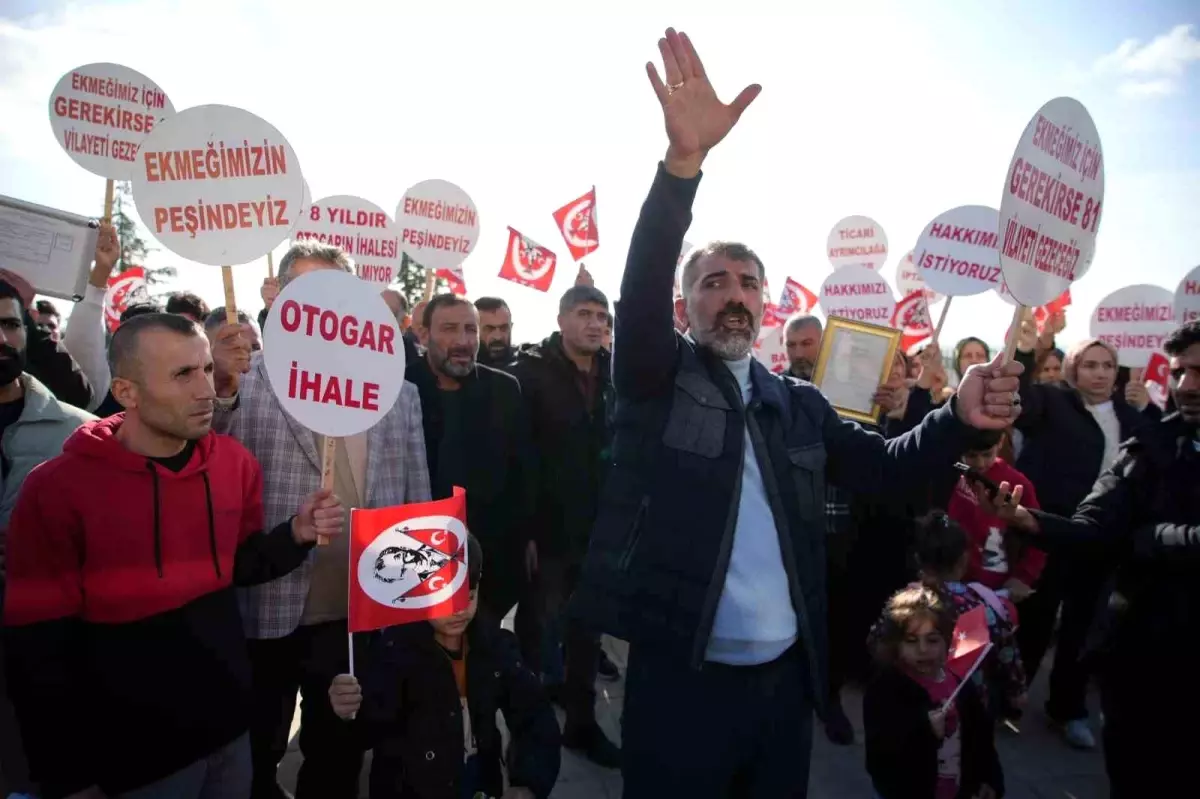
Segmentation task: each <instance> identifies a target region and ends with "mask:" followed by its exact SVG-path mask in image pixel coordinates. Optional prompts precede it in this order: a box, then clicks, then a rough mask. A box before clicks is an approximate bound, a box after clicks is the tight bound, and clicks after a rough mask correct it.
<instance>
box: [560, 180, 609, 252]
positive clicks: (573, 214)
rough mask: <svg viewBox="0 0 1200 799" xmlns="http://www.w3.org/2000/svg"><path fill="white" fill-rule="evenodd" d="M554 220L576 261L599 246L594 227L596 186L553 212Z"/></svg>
mask: <svg viewBox="0 0 1200 799" xmlns="http://www.w3.org/2000/svg"><path fill="white" fill-rule="evenodd" d="M554 221H555V222H556V223H557V224H558V230H559V232H560V233H562V237H563V240H564V241H566V242H567V248H568V249H569V250H570V251H571V257H572V258H574V259H575V260H576V261H578V260H579V259H580V258H583V257H584V256H586V255H587V254H588V253H592V252H595V251H596V250H597V249H599V248H600V231H599V229H598V228H597V227H596V187H595V186H592V190H591V191H589V192H588V193H587V194H585V195H583V196H582V197H580V198H579V199H577V200H572V201H571V202H569V203H567V204H566V205H564V206H563V207H562V208H559V209H558V210H557V211H555V212H554Z"/></svg>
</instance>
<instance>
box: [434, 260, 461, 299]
mask: <svg viewBox="0 0 1200 799" xmlns="http://www.w3.org/2000/svg"><path fill="white" fill-rule="evenodd" d="M434 274H435V275H437V276H438V277H440V278H441V279H442V280H445V281H446V283H447V284H448V285H449V287H450V293H451V294H456V295H458V296H459V297H465V296H466V294H467V278H466V275H464V274H463V268H462V267H461V266H456V267H454V268H453V269H439V270H437V272H435V273H434Z"/></svg>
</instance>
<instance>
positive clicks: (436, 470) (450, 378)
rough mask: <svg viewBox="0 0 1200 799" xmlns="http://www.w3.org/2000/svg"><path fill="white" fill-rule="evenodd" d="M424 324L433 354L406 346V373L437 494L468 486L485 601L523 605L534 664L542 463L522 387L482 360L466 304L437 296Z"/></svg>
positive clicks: (522, 631)
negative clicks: (417, 400) (532, 591)
mask: <svg viewBox="0 0 1200 799" xmlns="http://www.w3.org/2000/svg"><path fill="white" fill-rule="evenodd" d="M421 324H422V330H421V336H422V344H424V345H425V348H426V351H425V353H424V354H423V355H418V354H417V352H416V350H415V348H410V347H407V346H406V348H405V351H406V355H407V358H408V362H407V365H406V367H405V379H407V380H408V381H409V382H410V383H412V384H414V385H415V386H416V387H417V391H418V392H419V394H420V396H421V417H422V423H423V426H424V431H425V452H426V457H427V460H428V464H429V479H430V487H431V489H432V493H433V498H434V499H441V498H444V497H448V496H450V494H451V492H452V491H453V489H454V486H456V485H458V486H462V487H463V488H465V489H466V490H467V526H468V527H469V528H470V529H471V532H472V534H474V535H475V536H476V537H477V538H478V539H479V541H480V543H481V544H482V546H483V550H484V554H485V555H486V556H487V559H488V564H489V566H488V580H487V582H486V583H485V584H484V588H483V592H482V596H481V597H480V604H481V605H482V606H483V610H484V613H485V615H487V616H490V617H491V618H492V620H493V621H495V622H499V621H500V619H502V618H503V617H504V616H505V615H507V613H508V612H509V611H510V610H512V607H513V605H515V604H518V603H520V607H519V608H518V610H517V618H516V631H517V637H518V638H519V639H520V641H521V649H522V652H523V653H524V655H525V658H526V660H528V661H529V662H531V663H536V662H537V658H538V653H539V649H540V639H541V633H540V629H539V623H538V620H537V614H536V610H537V608H536V605H535V603H534V602H532V601H530V598H529V596H528V594H529V586H530V582H529V578H530V569H531V567H532V565H533V564H534V563H536V561H537V550H536V547H537V545H536V543H535V542H534V534H533V527H532V525H531V522H532V519H533V513H534V506H535V494H534V492H535V491H536V488H537V485H536V482H535V478H536V465H535V464H536V459H535V453H534V451H533V446H532V439H531V437H530V430H529V417H528V415H527V411H526V407H525V403H524V402H523V401H522V399H521V387H520V386H519V385H518V384H517V381H516V380H515V379H513V377H512V375H509V374H505V373H504V372H501V371H499V370H497V369H492V368H491V367H488V366H483V365H482V364H479V363H476V360H475V357H476V353H477V351H478V349H479V318H478V315H477V313H476V311H475V307H474V306H473V305H472V304H471V303H470V302H469V301H468V300H466V299H463V298H462V297H458V296H456V295H454V294H439V295H437V296H436V297H434V298H433V299H431V300H430V301H429V303H428V304H427V305H426V306H425V308H424V311H423V318H422V320H421ZM414 356H416V357H414Z"/></svg>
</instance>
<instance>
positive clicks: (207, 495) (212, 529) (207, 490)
mask: <svg viewBox="0 0 1200 799" xmlns="http://www.w3.org/2000/svg"><path fill="white" fill-rule="evenodd" d="M146 468H147V469H149V470H150V484H151V486H153V489H154V565H155V567H157V568H158V576H159V578H161V577H162V576H163V559H162V523H161V512H160V511H161V508H160V503H159V489H158V469H156V468H155V467H154V463H153V461H146ZM200 477H201V478H202V479H203V480H204V502H205V505H206V506H207V508H208V549H209V551H210V552H211V553H212V561H213V569H215V570H216V572H217V577H218V578H219V577H220V576H221V559H220V558H219V557H218V556H217V530H216V520H215V517H214V516H213V501H212V486H211V485H210V484H209V482H208V473H207V472H201V473H200Z"/></svg>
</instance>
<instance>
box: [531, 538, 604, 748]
mask: <svg viewBox="0 0 1200 799" xmlns="http://www.w3.org/2000/svg"><path fill="white" fill-rule="evenodd" d="M539 565H540V570H539V572H538V577H537V589H538V592H539V594H540V596H541V598H542V613H543V619H544V620H545V625H544V631H543V634H545V635H555V634H557V631H561V634H562V639H563V649H564V650H565V652H566V679H565V680H564V685H563V704H564V705H565V707H564V710H566V712H567V721H566V730H567V731H570V730H572V729H582V728H585V727H590V726H593V725H595V724H596V669H597V666H598V665H599V662H600V634H599V633H597V632H595V631H593V630H592V629H590V628H589V627H588V626H587V625H585V624H583V623H582V622H580V621H579V620H578V619H577V618H575V614H572V613H568V612H567V605H568V603H569V602H570V599H571V595H572V594H573V593H574V591H575V586H576V584H577V583H578V582H579V572H580V567H579V564H578V562H577V561H575V560H574V559H565V558H553V557H550V558H544V559H543V560H542V562H541V563H540V564H539ZM539 660H541V658H539ZM533 662H538V661H533Z"/></svg>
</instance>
